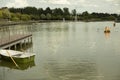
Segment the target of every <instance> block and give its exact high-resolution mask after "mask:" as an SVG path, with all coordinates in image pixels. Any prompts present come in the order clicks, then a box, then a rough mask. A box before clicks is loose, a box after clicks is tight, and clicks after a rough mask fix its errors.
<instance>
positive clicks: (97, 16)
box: [0, 7, 120, 21]
mask: <svg viewBox="0 0 120 80" xmlns="http://www.w3.org/2000/svg"><path fill="white" fill-rule="evenodd" d="M0 19H7V20H10V21H28V20H63V19H64V20H81V21H113V20H114V21H115V20H120V14H110V13H97V12H93V13H89V12H88V11H85V12H82V13H78V12H77V11H76V10H75V9H73V10H72V11H70V10H69V8H66V7H65V8H63V9H61V8H55V9H51V8H50V7H47V8H46V9H43V8H36V7H25V8H6V7H4V8H1V9H0Z"/></svg>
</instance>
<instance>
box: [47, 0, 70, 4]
mask: <svg viewBox="0 0 120 80" xmlns="http://www.w3.org/2000/svg"><path fill="white" fill-rule="evenodd" d="M48 2H49V3H52V4H70V2H69V1H68V0H48Z"/></svg>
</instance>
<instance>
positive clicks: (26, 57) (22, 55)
mask: <svg viewBox="0 0 120 80" xmlns="http://www.w3.org/2000/svg"><path fill="white" fill-rule="evenodd" d="M0 55H1V58H2V59H4V60H7V61H12V59H11V58H13V59H14V61H15V62H18V63H26V62H31V61H34V57H35V54H34V53H26V52H20V51H14V50H0Z"/></svg>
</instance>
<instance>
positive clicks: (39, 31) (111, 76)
mask: <svg viewBox="0 0 120 80" xmlns="http://www.w3.org/2000/svg"><path fill="white" fill-rule="evenodd" d="M105 26H110V27H111V33H110V34H104V27H105ZM16 31H17V32H22V31H25V32H26V33H32V34H33V44H32V46H31V47H29V48H28V49H27V50H26V51H29V52H30V51H31V52H35V53H36V57H35V61H34V62H32V63H28V64H23V65H19V66H20V67H21V68H20V69H17V68H16V67H15V66H14V64H12V63H9V62H4V61H0V80H120V23H117V24H116V26H115V27H113V22H50V23H38V24H32V25H16V26H12V27H11V26H10V33H11V34H13V33H17V32H16ZM3 32H5V33H6V36H8V35H7V33H9V32H8V31H3ZM3 32H2V33H1V34H4V35H5V33H3Z"/></svg>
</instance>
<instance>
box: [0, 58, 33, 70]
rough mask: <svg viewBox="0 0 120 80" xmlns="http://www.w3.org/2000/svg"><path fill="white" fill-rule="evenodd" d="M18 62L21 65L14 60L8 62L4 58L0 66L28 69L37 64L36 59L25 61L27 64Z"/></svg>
mask: <svg viewBox="0 0 120 80" xmlns="http://www.w3.org/2000/svg"><path fill="white" fill-rule="evenodd" d="M17 64H18V66H19V67H16V66H15V64H14V63H12V62H7V61H4V60H2V61H1V62H0V67H4V68H8V69H17V70H26V69H29V68H32V67H34V66H35V62H34V61H32V62H29V63H25V64H19V63H17Z"/></svg>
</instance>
